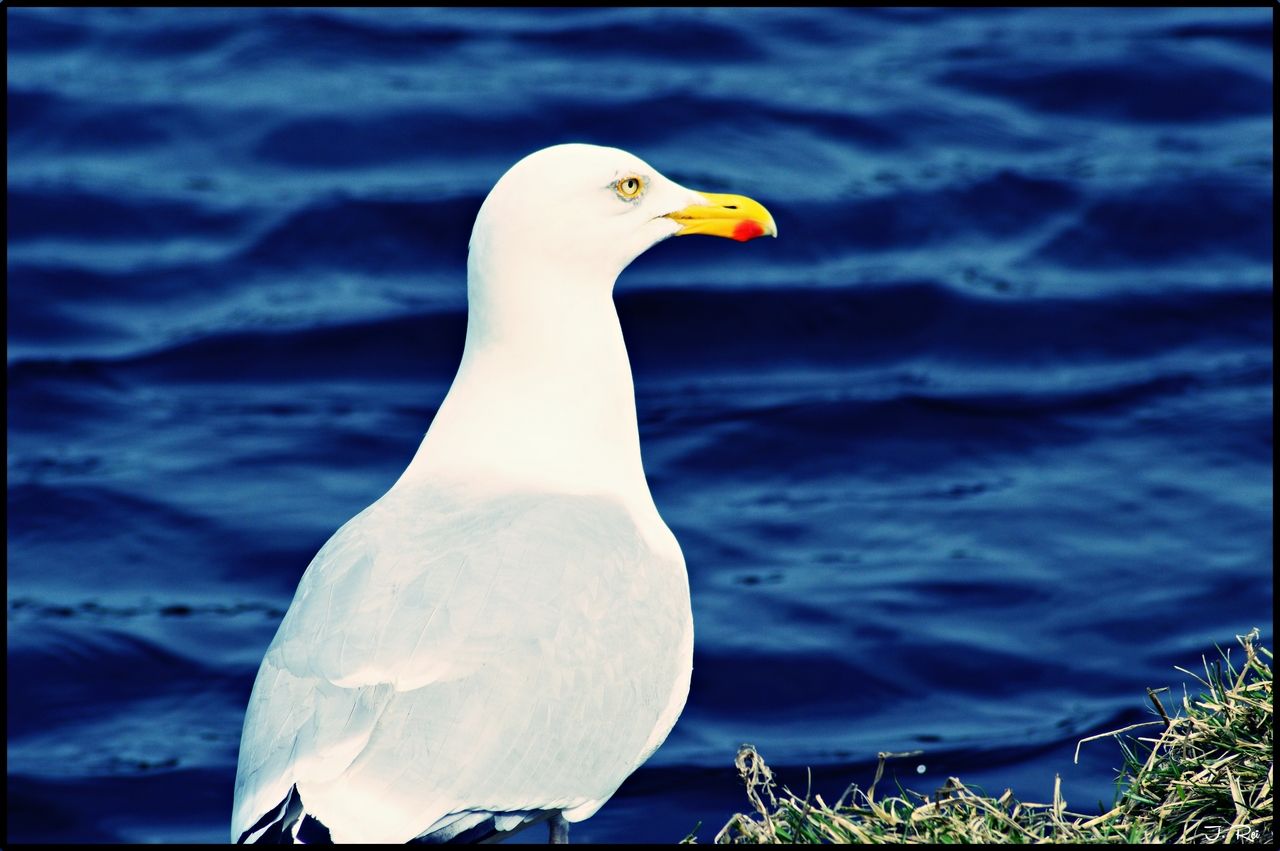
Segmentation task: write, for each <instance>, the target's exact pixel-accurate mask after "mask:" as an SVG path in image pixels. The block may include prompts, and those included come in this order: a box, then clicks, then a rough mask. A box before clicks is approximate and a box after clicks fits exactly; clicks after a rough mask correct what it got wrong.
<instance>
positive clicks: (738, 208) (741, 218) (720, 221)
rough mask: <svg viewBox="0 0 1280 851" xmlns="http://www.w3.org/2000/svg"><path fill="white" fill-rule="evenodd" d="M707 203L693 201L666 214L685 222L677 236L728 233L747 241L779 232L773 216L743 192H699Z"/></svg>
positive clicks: (677, 220) (732, 236) (734, 237)
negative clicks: (727, 193) (719, 193)
mask: <svg viewBox="0 0 1280 851" xmlns="http://www.w3.org/2000/svg"><path fill="white" fill-rule="evenodd" d="M698 195H701V196H702V198H703V199H704V200H705V202H706V203H694V204H691V205H689V206H688V207H685V208H684V209H683V210H676V211H675V212H674V213H667V216H666V217H667V218H668V219H672V220H673V221H676V222H678V223H680V224H681V225H683V227H681V229H680V230H678V231H676V236H687V235H689V234H691V233H705V234H707V235H709V236H727V237H729V238H730V239H736V240H738V242H746V241H747V240H748V239H755V238H756V237H757V236H773V237H776V236H777V235H778V226H777V225H776V224H774V223H773V216H771V215H769V211H768V210H766V209H765V208H764V205H762V204H761V203H760V202H759V201H752V200H751V199H750V198H747V197H745V196H743V195H716V194H715V193H713V192H699V193H698Z"/></svg>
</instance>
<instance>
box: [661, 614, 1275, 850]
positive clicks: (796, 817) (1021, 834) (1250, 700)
mask: <svg viewBox="0 0 1280 851" xmlns="http://www.w3.org/2000/svg"><path fill="white" fill-rule="evenodd" d="M1257 637H1258V636H1257V631H1256V630H1255V631H1254V632H1253V633H1250V634H1249V635H1244V636H1237V639H1238V641H1239V642H1240V645H1241V646H1242V647H1243V649H1244V656H1245V658H1244V659H1243V661H1242V662H1241V663H1240V664H1239V666H1238V667H1237V666H1236V665H1235V664H1234V663H1233V662H1232V660H1231V658H1230V656H1231V654H1230V653H1228V652H1222V653H1221V659H1218V660H1214V661H1213V662H1212V663H1210V662H1208V661H1206V660H1202V661H1204V676H1203V677H1201V676H1199V675H1197V674H1192V673H1191V672H1190V671H1185V669H1181V668H1180V669H1179V670H1183V671H1184V672H1185V673H1188V674H1191V676H1193V677H1195V678H1196V680H1197V681H1198V682H1199V683H1200V685H1201V686H1202V687H1203V689H1204V691H1203V692H1202V693H1201V694H1200V695H1198V696H1197V697H1195V698H1191V697H1189V696H1187V695H1184V696H1183V698H1182V711H1181V712H1180V713H1178V714H1177V715H1175V716H1173V717H1170V716H1169V714H1168V713H1167V712H1166V710H1165V708H1164V706H1163V704H1162V703H1161V702H1160V698H1159V695H1158V693H1157V692H1153V691H1151V690H1148V692H1147V694H1148V697H1149V699H1150V700H1151V703H1152V707H1153V708H1154V710H1155V711H1156V712H1157V713H1158V715H1159V716H1160V720H1157V721H1151V722H1147V723H1146V724H1138V725H1133V726H1131V727H1126V728H1124V729H1123V730H1115V731H1112V732H1110V733H1104V734H1102V735H1100V736H1091V737H1089V738H1088V739H1083V740H1081V744H1084V743H1085V742H1088V741H1092V740H1095V739H1100V738H1106V737H1115V738H1116V740H1117V741H1118V742H1119V744H1120V747H1121V749H1122V751H1123V753H1124V759H1125V765H1124V769H1123V770H1122V772H1121V776H1120V778H1119V786H1120V788H1119V792H1118V793H1117V798H1116V805H1115V806H1114V807H1113V808H1112V809H1111V810H1109V811H1108V812H1105V813H1103V814H1102V815H1086V814H1081V813H1072V812H1068V811H1067V809H1066V804H1065V802H1064V800H1063V798H1062V791H1061V788H1060V785H1061V784H1060V779H1059V778H1055V781H1054V794H1053V800H1052V801H1051V802H1049V803H1045V804H1033V803H1025V802H1021V801H1019V800H1018V799H1017V798H1015V797H1014V796H1013V793H1012V792H1011V791H1008V790H1006V791H1005V793H1004V794H1003V795H1000V796H999V797H994V798H993V797H987V796H985V795H982V794H980V793H978V792H975V791H973V790H971V789H970V788H968V787H967V786H965V785H964V783H962V782H961V781H960V780H959V779H957V778H955V777H952V778H948V780H947V782H946V783H945V784H944V785H943V787H942V788H941V789H939V790H937V791H936V792H935V793H934V795H933V796H932V797H930V796H928V795H922V794H919V793H916V792H911V791H907V790H899V791H901V794H900V795H897V796H888V797H882V798H877V796H876V786H877V784H878V783H879V782H880V779H881V777H882V775H883V773H884V766H885V762H886V761H887V760H888V759H891V758H893V757H895V756H908V755H909V754H890V753H881V754H880V762H879V765H878V766H877V768H876V775H875V779H874V780H873V781H872V783H871V786H870V787H869V788H868V789H867V790H866V791H865V792H864V791H863V790H861V789H859V788H857V787H856V786H850V787H849V789H848V790H847V791H846V792H845V793H844V795H842V796H841V798H840V800H839V801H836V802H835V804H833V805H828V804H827V803H826V802H825V801H823V800H822V797H821V796H820V795H814V796H813V797H812V798H810V797H809V796H808V795H806V796H805V797H804V798H801V797H799V796H797V795H795V794H794V793H793V792H791V791H790V790H789V789H787V788H785V787H783V788H782V789H781V790H778V789H777V784H776V783H775V782H774V779H773V774H772V772H771V771H770V770H769V767H768V766H767V765H765V763H764V760H763V759H761V758H760V755H759V754H758V753H756V751H755V748H753V747H751V746H750V745H743V746H742V748H741V749H740V750H739V752H738V757H737V761H736V764H737V767H738V771H739V773H740V774H741V776H742V780H743V782H744V784H745V785H746V790H747V799H748V801H749V802H750V803H751V806H752V809H753V812H751V813H739V814H738V815H735V816H733V817H732V818H731V819H729V822H728V823H727V824H726V825H725V826H724V827H723V828H721V830H720V832H719V833H717V834H716V837H715V841H716V842H717V843H763V844H776V843H828V842H830V843H851V842H867V843H908V844H914V843H932V842H939V843H998V844H1003V843H1035V842H1088V843H1165V842H1249V843H1266V844H1271V842H1272V838H1273V834H1272V819H1273V806H1272V789H1273V784H1272V778H1273V771H1274V768H1273V762H1272V739H1273V726H1272V697H1273V686H1274V678H1273V676H1272V671H1271V660H1272V654H1271V652H1270V651H1269V650H1267V649H1266V648H1264V647H1259V646H1257V645H1256V644H1255V642H1256V640H1257ZM1149 725H1150V726H1159V727H1161V728H1162V729H1161V730H1160V732H1159V733H1158V734H1157V735H1156V736H1154V737H1139V738H1136V739H1128V740H1127V741H1126V740H1125V739H1122V738H1121V737H1120V736H1121V734H1123V733H1127V732H1128V731H1130V730H1133V729H1135V728H1136V727H1145V726H1149ZM1078 754H1079V747H1078V746H1077V755H1078ZM686 841H692V838H691V837H690V838H687V839H686Z"/></svg>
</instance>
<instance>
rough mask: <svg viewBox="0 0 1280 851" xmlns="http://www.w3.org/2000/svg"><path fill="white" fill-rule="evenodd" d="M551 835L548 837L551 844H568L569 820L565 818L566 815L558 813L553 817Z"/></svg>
mask: <svg viewBox="0 0 1280 851" xmlns="http://www.w3.org/2000/svg"><path fill="white" fill-rule="evenodd" d="M550 824H551V836H550V837H548V839H547V843H548V844H550V845H568V844H569V822H567V821H565V820H564V816H562V815H560V814H559V813H556V814H555V815H553V816H552V817H551V821H550Z"/></svg>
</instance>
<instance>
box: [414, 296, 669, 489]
mask: <svg viewBox="0 0 1280 851" xmlns="http://www.w3.org/2000/svg"><path fill="white" fill-rule="evenodd" d="M485 283H486V282H484V281H479V282H477V281H475V280H474V279H473V280H472V281H471V282H470V286H469V287H468V317H467V339H466V347H465V349H464V350H463V355H462V363H461V365H460V366H459V368H458V374H457V377H456V378H454V381H453V385H452V387H450V389H449V393H448V395H447V396H446V398H445V401H444V403H443V404H442V405H441V407H440V410H439V412H438V413H437V414H436V417H435V420H434V421H433V422H432V424H431V428H430V430H429V431H428V432H427V435H426V437H425V438H424V439H423V442H422V445H421V447H420V448H419V450H418V454H417V455H416V456H415V458H414V460H413V463H412V464H411V465H410V467H409V470H408V471H406V478H409V477H410V476H411V474H412V475H413V476H414V477H417V476H427V477H430V478H433V479H435V478H440V479H446V480H463V481H465V482H467V483H468V484H469V485H475V486H480V487H484V486H493V487H495V488H500V489H509V488H512V487H529V488H534V489H542V490H553V491H558V492H575V493H610V494H613V495H616V496H618V497H620V498H622V499H623V500H624V501H627V502H632V501H636V500H638V501H639V503H640V504H641V505H646V504H647V505H649V506H651V505H652V498H651V497H650V495H649V490H648V485H647V483H646V481H645V478H644V467H643V465H642V463H641V459H640V439H639V434H638V431H637V426H636V408H635V392H634V389H633V385H632V380H631V366H630V363H629V362H628V359H627V350H626V345H625V344H624V342H623V337H622V328H621V326H620V325H619V323H618V314H617V311H616V309H615V308H614V305H613V299H612V292H611V289H612V286H611V284H612V282H610V286H608V287H602V286H601V285H600V282H599V281H596V282H594V283H593V284H591V285H586V284H585V282H584V283H583V285H581V286H577V285H574V284H573V283H567V282H565V281H557V282H556V283H555V285H554V286H550V285H548V283H549V282H544V281H536V280H523V281H521V280H512V279H509V278H508V279H507V280H505V281H504V283H505V284H506V286H504V287H503V288H502V289H501V290H498V289H496V288H492V287H488V286H485ZM477 284H479V285H477Z"/></svg>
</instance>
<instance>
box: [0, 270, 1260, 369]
mask: <svg viewBox="0 0 1280 851" xmlns="http://www.w3.org/2000/svg"><path fill="white" fill-rule="evenodd" d="M616 301H617V305H618V312H619V316H620V318H621V320H622V323H623V328H624V331H625V333H626V337H627V346H628V350H629V352H630V353H631V358H632V363H633V366H634V367H635V369H636V370H637V372H638V373H640V374H644V373H646V372H650V371H670V370H676V371H681V372H687V371H694V372H699V371H713V370H722V369H725V368H727V367H728V368H732V367H743V368H745V367H752V368H754V367H757V366H759V365H761V364H770V365H772V366H775V367H778V368H786V367H788V366H790V365H794V364H810V365H826V366H836V365H850V364H855V365H870V364H877V363H886V362H892V361H894V360H902V359H914V358H918V357H922V356H929V355H932V356H939V357H948V358H954V359H956V360H957V361H959V362H963V363H970V364H976V363H987V364H997V365H999V364H1009V365H1012V364H1021V365H1023V366H1026V365H1031V364H1045V365H1049V364H1059V365H1065V364H1071V363H1089V362H1105V361H1109V360H1115V361H1122V360H1132V359H1135V358H1142V357H1147V356H1151V355H1155V354H1158V353H1161V352H1164V351H1167V350H1170V349H1176V348H1179V347H1187V346H1194V345H1197V344H1201V343H1212V344H1213V345H1214V346H1218V347H1223V346H1232V345H1234V346H1244V347H1263V346H1269V345H1270V344H1271V341H1272V335H1273V330H1272V321H1271V309H1272V303H1273V294H1272V292H1271V290H1269V289H1265V290H1264V289H1224V290H1197V289H1187V290H1181V291H1178V290H1171V291H1166V292H1162V293H1159V294H1155V293H1128V294H1115V295H1110V296H1105V297H1099V298H1079V299H1067V298H1034V299H1004V298H983V297H979V296H976V295H973V294H970V293H964V292H960V291H957V290H956V289H953V288H950V287H947V286H944V285H942V284H938V283H935V282H929V281H917V282H903V283H898V284H894V285H890V286H864V287H856V286H855V287H845V288H834V287H832V288H811V287H810V288H799V287H797V288H753V289H749V290H745V291H743V290H737V291H735V290H724V289H698V288H689V289H674V288H673V289H661V290H656V289H655V290H641V291H627V292H621V293H619V294H618V295H617V298H616ZM465 329H466V316H465V313H464V312H463V311H462V310H449V311H444V312H435V313H425V314H416V315H401V316H394V317H390V318H382V319H375V320H370V321H365V322H354V323H345V324H339V325H326V326H320V327H310V328H300V329H289V330H283V331H275V330H271V331H241V332H229V333H217V334H211V335H208V336H206V337H203V338H200V339H197V340H192V341H188V342H182V343H176V344H173V345H167V346H162V347H159V348H155V349H152V350H149V351H146V352H142V353H138V354H134V355H129V356H125V357H115V358H93V357H88V358H71V359H62V358H55V359H50V358H19V359H13V360H11V361H10V363H9V378H10V381H12V382H19V383H21V382H23V381H24V380H28V379H37V378H39V377H40V376H42V375H56V374H61V373H65V372H66V371H67V370H68V369H79V370H92V369H95V368H105V369H108V370H110V371H113V372H116V373H117V374H131V375H134V376H135V377H142V376H146V377H149V378H152V379H157V380H165V379H170V380H179V379H181V380H187V379H199V380H217V379H218V378H223V379H227V380H279V379H301V378H305V377H308V376H310V377H317V376H327V377H331V378H343V377H351V376H379V377H383V378H399V377H408V376H413V377H418V378H425V377H441V376H445V377H447V376H451V375H452V371H453V369H454V368H455V367H456V365H457V362H458V358H459V356H460V354H461V351H462V342H463V337H464V334H465Z"/></svg>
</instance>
